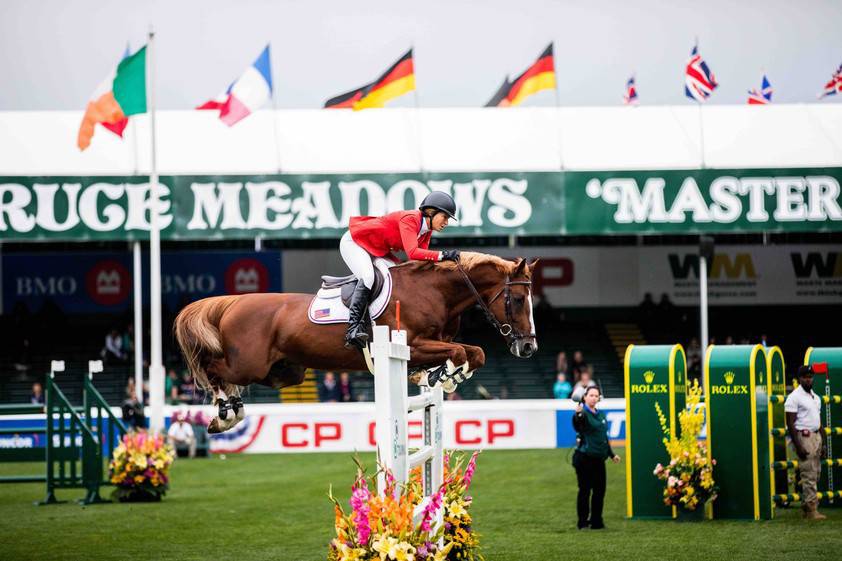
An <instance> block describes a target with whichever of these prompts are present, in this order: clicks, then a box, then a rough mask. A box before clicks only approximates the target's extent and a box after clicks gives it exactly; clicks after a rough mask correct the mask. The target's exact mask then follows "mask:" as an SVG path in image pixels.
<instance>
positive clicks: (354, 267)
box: [339, 232, 374, 288]
mask: <svg viewBox="0 0 842 561" xmlns="http://www.w3.org/2000/svg"><path fill="white" fill-rule="evenodd" d="M339 253H340V254H341V255H342V259H343V260H345V264H346V265H348V268H349V269H351V272H352V273H354V275H356V277H357V278H358V279H360V280H362V281H363V283H364V284H365V286H366V288H371V287H372V286H374V262H373V261H372V258H371V254H370V253H369V252H367V251H366V250H364V249H363V248H361V247H360V246H358V245H357V243H356V242H355V241H354V240H353V239H352V238H351V232H345V235H344V236H342V239H341V240H340V241H339Z"/></svg>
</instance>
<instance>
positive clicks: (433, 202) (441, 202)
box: [418, 191, 456, 220]
mask: <svg viewBox="0 0 842 561" xmlns="http://www.w3.org/2000/svg"><path fill="white" fill-rule="evenodd" d="M425 208H434V209H436V210H440V211H442V212H443V213H445V214H446V215H447V216H449V217H450V218H451V219H452V220H456V202H455V201H454V200H453V197H451V196H450V195H448V194H447V193H444V192H442V191H433V192H432V193H430V194H429V195H427V196H426V197H424V200H423V201H421V205H420V206H419V207H418V210H420V211H422V212H423V210H424V209H425Z"/></svg>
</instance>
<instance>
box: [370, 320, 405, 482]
mask: <svg viewBox="0 0 842 561" xmlns="http://www.w3.org/2000/svg"><path fill="white" fill-rule="evenodd" d="M397 353H400V355H399V356H394V355H395V354H397ZM372 355H373V359H372V360H374V403H375V410H376V415H377V418H376V428H375V435H376V436H375V438H376V441H377V455H378V458H379V461H380V463H381V464H382V465H383V467H385V468H386V469H388V470H389V471H391V472H392V475H393V476H394V477H395V479H397V480H398V481H406V480H407V479H409V463H408V458H407V451H408V441H407V433H406V430H407V425H406V422H407V403H406V399H407V379H406V361H408V360H409V347H407V346H406V332H401V331H395V332H393V334H392V339H391V342H390V340H389V326H388V325H377V326H375V327H374V344H373V345H372ZM403 356H405V359H404V360H400V359H401V358H402V357H403ZM393 359H397V360H393ZM385 488H386V479H385V477H384V474H382V473H381V474H379V475H378V476H377V492H378V493H380V494H383V493H384V492H385Z"/></svg>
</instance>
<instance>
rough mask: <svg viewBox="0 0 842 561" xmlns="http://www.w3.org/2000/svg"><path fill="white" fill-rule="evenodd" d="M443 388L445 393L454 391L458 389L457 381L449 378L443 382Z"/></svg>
mask: <svg viewBox="0 0 842 561" xmlns="http://www.w3.org/2000/svg"><path fill="white" fill-rule="evenodd" d="M441 389H443V390H444V393H453V392H455V391H456V382H454V381H453V380H447V381H445V382H443V383H442V385H441Z"/></svg>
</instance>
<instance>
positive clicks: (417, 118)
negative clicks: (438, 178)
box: [410, 45, 426, 176]
mask: <svg viewBox="0 0 842 561" xmlns="http://www.w3.org/2000/svg"><path fill="white" fill-rule="evenodd" d="M410 50H411V51H412V75H413V80H415V76H417V74H416V73H415V45H412V46H411V47H410ZM412 99H413V101H414V102H415V135H416V137H417V142H416V144H417V146H418V171H419V172H420V173H421V175H422V176H423V175H424V174H426V170H425V169H424V142H423V138H422V136H421V101H420V100H419V98H418V85H417V84H416V85H415V87H414V88H413V89H412Z"/></svg>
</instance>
